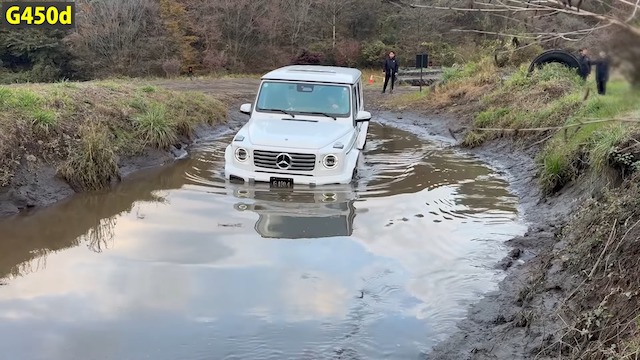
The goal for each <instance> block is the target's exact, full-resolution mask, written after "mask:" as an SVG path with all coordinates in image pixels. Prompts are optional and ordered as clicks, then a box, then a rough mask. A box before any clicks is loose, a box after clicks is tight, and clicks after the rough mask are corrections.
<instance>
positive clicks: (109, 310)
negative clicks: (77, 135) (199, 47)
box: [0, 123, 524, 360]
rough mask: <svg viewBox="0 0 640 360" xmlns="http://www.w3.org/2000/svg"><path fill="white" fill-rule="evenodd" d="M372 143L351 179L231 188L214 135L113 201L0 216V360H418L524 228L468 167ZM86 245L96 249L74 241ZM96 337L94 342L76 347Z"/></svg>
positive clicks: (400, 139) (397, 144) (376, 139)
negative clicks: (0, 279)
mask: <svg viewBox="0 0 640 360" xmlns="http://www.w3.org/2000/svg"><path fill="white" fill-rule="evenodd" d="M370 133H371V137H370V139H369V141H368V144H367V148H366V150H365V154H364V156H363V158H362V160H363V161H362V162H361V163H360V164H359V168H358V176H357V179H356V180H355V181H354V183H353V184H351V185H340V186H321V187H316V188H308V187H304V186H297V187H296V189H295V190H294V191H275V190H271V189H269V188H268V186H265V185H264V184H256V185H244V184H231V183H229V182H228V181H226V180H225V179H224V177H223V176H222V175H223V174H222V169H223V164H224V159H223V158H224V149H225V146H226V144H227V143H228V141H229V140H230V139H231V135H226V136H224V137H222V138H221V139H219V140H216V141H207V142H203V143H201V144H199V145H198V146H197V147H195V148H194V149H193V150H192V156H191V158H189V159H185V160H182V161H180V162H178V163H176V165H175V166H174V167H169V168H164V169H159V170H155V172H153V173H151V174H149V175H146V176H145V177H141V178H140V179H138V180H136V179H134V180H131V181H129V182H124V183H122V184H121V185H120V186H118V188H117V189H115V190H114V192H112V193H110V194H107V195H104V194H93V195H85V196H80V197H78V198H76V199H74V200H72V201H70V202H68V203H66V204H63V205H60V206H58V207H56V208H54V210H55V211H54V210H47V211H43V212H40V213H37V214H36V215H33V216H28V217H24V218H21V219H18V220H15V221H14V222H13V223H12V224H8V223H2V222H0V233H2V234H6V235H7V236H8V240H7V241H5V242H4V243H3V242H0V253H2V254H10V255H9V256H7V257H5V258H0V271H4V273H3V275H2V276H4V274H14V275H15V278H13V279H12V280H11V281H9V284H8V286H3V287H1V288H0V309H2V310H0V320H2V321H0V338H3V339H7V340H8V344H9V345H8V346H7V347H5V348H4V349H3V351H4V352H5V353H6V354H8V356H14V355H15V357H16V358H23V359H29V358H37V357H38V356H39V355H38V354H43V353H47V354H52V355H51V356H52V357H53V358H54V359H56V356H59V358H65V359H74V358H78V359H80V358H98V359H101V358H124V357H132V358H136V355H140V358H143V355H144V356H151V357H153V358H154V359H170V358H171V359H174V358H180V359H187V360H191V359H194V360H195V359H207V358H217V359H247V358H260V359H378V358H410V359H413V358H418V357H419V356H420V355H421V354H423V353H424V352H426V351H428V349H429V348H430V347H431V346H432V345H433V344H434V343H435V342H436V341H438V340H440V339H442V338H443V337H444V336H445V335H446V334H447V333H449V332H450V331H451V330H452V329H453V328H454V325H455V322H456V321H457V320H458V319H460V318H461V317H462V316H464V314H465V311H466V310H465V308H464V306H466V305H467V304H469V303H470V302H471V301H473V300H474V299H477V298H478V296H480V295H481V294H482V293H483V292H486V291H487V290H490V289H492V288H494V287H495V284H496V281H497V280H498V279H499V277H500V275H499V274H497V273H496V272H494V271H493V270H492V269H491V266H492V264H493V263H494V262H495V261H497V260H499V258H500V257H502V256H503V255H504V254H505V251H506V250H505V249H504V248H503V247H502V241H503V240H506V239H508V238H509V237H511V236H513V235H517V234H520V233H522V232H523V231H524V226H523V225H521V224H520V223H519V222H518V217H517V211H516V209H517V199H516V198H515V197H514V196H513V195H511V194H510V193H509V192H508V190H507V186H508V184H507V183H506V182H505V181H504V180H503V179H501V178H500V177H498V176H496V174H495V173H494V172H493V171H492V170H491V169H489V168H487V167H486V166H484V165H483V164H481V163H479V162H478V161H476V160H475V159H473V158H469V157H465V156H462V155H460V154H458V153H455V152H453V151H451V150H447V149H442V148H441V147H439V146H437V145H436V144H434V143H432V142H429V141H425V138H424V137H422V136H421V134H422V133H423V131H422V130H421V129H419V128H412V127H407V126H405V128H404V129H398V128H395V127H393V126H388V125H385V124H380V123H372V124H371V126H370ZM416 134H418V135H416ZM72 217H77V221H75V222H70V221H69V219H71V218H72ZM61 223H64V226H61ZM44 229H46V230H47V231H45V230H44ZM45 233H46V234H45ZM107 234H108V236H109V241H106V242H105V241H104V238H103V237H104V236H107ZM89 243H91V244H103V243H104V244H109V246H108V247H99V246H89V249H87V248H86V247H85V246H82V247H78V246H77V245H80V244H83V245H85V244H89ZM4 244H12V245H11V247H8V248H6V249H5V248H3V246H8V245H4ZM54 251H55V253H54ZM45 257H46V262H44V261H43V260H42V259H44V258H45ZM35 263H37V264H40V263H46V265H43V266H41V267H37V269H36V270H32V272H31V273H30V274H27V272H26V270H25V269H32V268H35V267H34V266H31V265H34V264H35ZM22 274H24V276H21V275H22ZM36 319H37V320H36ZM26 334H29V336H26ZM51 334H56V335H51ZM91 335H95V336H96V338H100V339H101V341H102V343H100V344H97V343H96V342H95V341H89V342H86V345H83V344H85V341H84V340H86V339H87V338H89V337H91ZM27 339H29V340H27ZM33 344H41V345H33ZM63 355H64V356H63Z"/></svg>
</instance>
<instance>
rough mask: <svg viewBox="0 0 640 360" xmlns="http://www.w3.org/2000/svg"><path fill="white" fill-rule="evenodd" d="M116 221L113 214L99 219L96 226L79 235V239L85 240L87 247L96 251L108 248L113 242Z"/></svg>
mask: <svg viewBox="0 0 640 360" xmlns="http://www.w3.org/2000/svg"><path fill="white" fill-rule="evenodd" d="M117 222H118V220H117V219H116V217H115V216H113V217H110V218H106V219H100V220H99V223H98V225H97V226H94V227H92V228H91V229H89V231H88V232H87V233H86V234H84V235H82V236H81V237H80V241H81V242H87V248H89V250H91V251H94V252H97V253H101V252H102V251H103V250H107V249H109V245H110V244H113V239H114V237H115V227H116V224H117Z"/></svg>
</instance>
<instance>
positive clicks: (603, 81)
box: [594, 51, 609, 95]
mask: <svg viewBox="0 0 640 360" xmlns="http://www.w3.org/2000/svg"><path fill="white" fill-rule="evenodd" d="M594 63H595V65H596V83H597V84H598V94H600V95H605V94H606V93H607V82H608V81H609V58H608V57H607V54H606V53H605V52H604V51H601V52H600V58H599V59H598V60H596V61H595V62H594Z"/></svg>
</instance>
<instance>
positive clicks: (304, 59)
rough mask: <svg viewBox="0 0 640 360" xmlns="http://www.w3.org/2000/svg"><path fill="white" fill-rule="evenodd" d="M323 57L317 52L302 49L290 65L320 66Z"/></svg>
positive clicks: (323, 59)
mask: <svg viewBox="0 0 640 360" xmlns="http://www.w3.org/2000/svg"><path fill="white" fill-rule="evenodd" d="M324 61H325V57H324V56H323V55H322V54H320V53H317V52H311V51H309V50H307V49H302V50H301V51H300V52H299V53H298V55H296V56H295V57H294V58H293V59H292V60H291V63H292V65H322V64H323V63H324Z"/></svg>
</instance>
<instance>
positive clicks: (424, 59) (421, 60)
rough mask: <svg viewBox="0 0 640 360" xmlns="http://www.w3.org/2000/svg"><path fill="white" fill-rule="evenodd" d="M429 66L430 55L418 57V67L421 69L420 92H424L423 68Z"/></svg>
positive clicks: (419, 55)
mask: <svg viewBox="0 0 640 360" xmlns="http://www.w3.org/2000/svg"><path fill="white" fill-rule="evenodd" d="M427 66H429V54H418V55H416V67H417V68H418V67H419V68H420V92H422V68H425V67H427Z"/></svg>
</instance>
